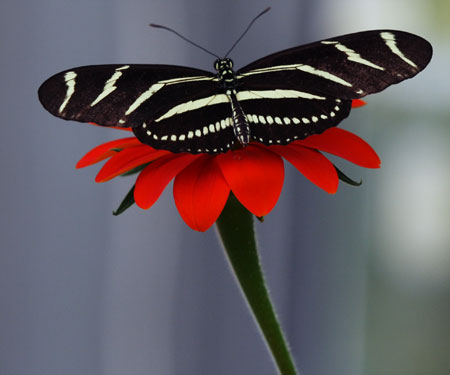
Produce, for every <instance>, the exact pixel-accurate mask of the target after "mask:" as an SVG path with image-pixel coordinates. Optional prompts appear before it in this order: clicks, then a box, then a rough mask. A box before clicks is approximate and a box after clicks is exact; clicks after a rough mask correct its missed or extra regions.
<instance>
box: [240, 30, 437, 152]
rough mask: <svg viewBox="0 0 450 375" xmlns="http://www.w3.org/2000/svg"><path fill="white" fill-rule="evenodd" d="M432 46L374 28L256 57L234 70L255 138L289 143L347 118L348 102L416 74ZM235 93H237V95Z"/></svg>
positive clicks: (416, 38)
mask: <svg viewBox="0 0 450 375" xmlns="http://www.w3.org/2000/svg"><path fill="white" fill-rule="evenodd" d="M431 55H432V48H431V45H430V44H429V43H428V42H427V41H426V40H424V39H423V38H421V37H418V36H416V35H413V34H409V33H406V32H401V31H393V30H375V31H365V32H359V33H354V34H348V35H344V36H340V37H335V38H330V39H327V40H324V41H320V42H315V43H311V44H307V45H303V46H299V47H295V48H291V49H288V50H284V51H281V52H277V53H274V54H272V55H269V56H266V57H264V58H262V59H259V60H257V61H255V62H253V63H251V64H249V65H247V66H245V67H243V68H242V69H240V70H239V71H238V72H237V77H238V80H239V88H240V90H242V91H244V93H241V96H242V97H245V96H253V97H255V98H256V97H258V96H259V97H260V99H259V100H242V101H240V103H241V105H242V108H243V110H244V112H245V113H246V114H248V120H249V122H250V128H251V134H252V137H253V139H254V140H256V141H259V142H262V143H264V144H266V145H270V144H287V143H289V142H291V141H292V140H296V139H303V138H305V137H307V136H309V135H311V134H315V133H321V132H323V131H324V130H326V129H327V128H329V127H332V126H336V125H337V124H338V123H339V122H341V121H342V120H343V119H344V118H346V117H347V116H348V114H349V112H350V109H351V100H352V99H357V98H360V97H363V96H365V95H367V94H371V93H375V92H378V91H381V90H383V89H385V88H386V87H387V86H389V85H392V84H395V83H398V82H400V81H402V80H404V79H407V78H411V77H413V76H415V75H416V74H417V73H418V72H420V71H421V70H423V69H424V68H425V66H426V65H427V64H428V62H429V61H430V59H431ZM238 97H239V95H238Z"/></svg>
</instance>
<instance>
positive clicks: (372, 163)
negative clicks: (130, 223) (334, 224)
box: [77, 101, 380, 231]
mask: <svg viewBox="0 0 450 375" xmlns="http://www.w3.org/2000/svg"><path fill="white" fill-rule="evenodd" d="M360 105H361V101H356V102H355V103H354V106H360ZM319 151H324V152H327V153H330V154H333V155H336V156H339V157H341V158H343V159H346V160H348V161H350V162H352V163H354V164H357V165H359V166H362V167H366V168H378V167H379V166H380V159H379V158H378V156H377V154H376V153H375V151H374V150H373V149H372V148H371V147H370V146H369V145H368V144H367V143H366V142H365V141H363V140H362V139H361V138H359V137H358V136H356V135H354V134H352V133H350V132H348V131H346V130H343V129H339V128H334V127H333V128H330V129H328V130H326V131H325V132H323V133H322V134H317V135H311V136H309V137H307V138H306V139H303V140H299V141H295V142H292V143H290V144H289V145H286V146H264V145H262V144H258V143H251V144H249V145H248V146H247V147H245V148H243V149H240V150H236V151H229V152H227V153H224V154H217V155H209V154H196V155H193V154H188V153H178V154H175V153H171V152H169V151H165V150H155V149H153V148H152V147H150V146H147V145H144V144H142V143H140V142H139V141H138V140H137V139H136V138H135V137H131V138H124V139H118V140H115V141H112V142H108V143H105V144H102V145H100V146H98V147H96V148H94V149H93V150H91V151H90V152H88V153H87V154H86V155H85V156H84V157H83V158H82V159H81V160H80V161H79V162H78V164H77V168H83V167H86V166H88V165H91V164H94V163H97V162H99V161H101V160H104V159H107V158H109V160H108V161H107V162H106V163H105V165H104V166H103V167H102V169H101V170H100V171H99V173H98V174H97V177H96V179H95V180H96V182H105V181H108V180H110V179H112V178H114V177H116V176H118V175H121V174H123V173H125V172H129V171H131V170H133V169H134V168H136V167H139V166H142V165H145V164H148V165H147V166H145V168H144V169H143V170H142V171H141V172H140V173H139V176H138V178H137V180H136V185H135V189H134V200H135V202H136V204H137V205H138V206H139V207H141V208H144V209H147V208H150V207H151V206H152V205H153V204H154V203H155V202H156V201H157V199H158V198H159V196H160V195H161V193H162V192H163V190H164V188H165V187H166V186H167V185H168V184H169V182H170V181H171V180H172V179H173V178H175V181H174V185H173V195H174V199H175V204H176V206H177V209H178V211H179V213H180V215H181V217H182V218H183V220H184V221H185V222H186V224H187V225H189V226H190V227H191V228H192V229H194V230H198V231H205V230H207V229H208V228H209V227H210V226H211V225H212V224H214V222H215V221H216V220H217V218H218V217H219V215H220V213H221V212H222V210H223V208H224V206H225V203H226V201H227V199H228V195H229V194H230V191H232V192H233V193H234V195H235V196H236V198H237V199H238V200H239V201H240V202H241V203H242V205H243V206H245V207H246V208H247V209H248V210H249V211H250V212H252V213H253V214H254V215H256V216H265V215H267V214H268V213H269V212H270V211H271V210H272V209H273V208H274V206H275V204H276V203H277V201H278V197H279V196H280V193H281V189H282V186H283V180H284V166H283V160H282V158H284V159H285V160H287V161H288V162H290V163H291V164H292V165H293V166H294V167H295V168H297V170H298V171H299V172H300V173H302V174H303V175H304V176H305V177H306V178H307V179H309V180H310V181H311V182H313V183H314V184H316V185H317V186H319V187H320V188H322V189H323V190H325V191H326V192H327V193H331V194H333V193H335V192H336V191H337V188H338V182H339V178H338V172H337V171H336V168H335V167H334V165H333V164H332V163H331V162H330V161H329V160H328V159H327V158H326V157H325V156H324V155H322V153H321V152H319Z"/></svg>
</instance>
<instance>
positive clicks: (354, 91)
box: [39, 30, 432, 154]
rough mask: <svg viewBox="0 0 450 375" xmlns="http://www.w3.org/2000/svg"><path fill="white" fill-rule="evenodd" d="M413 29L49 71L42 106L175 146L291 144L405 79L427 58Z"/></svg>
mask: <svg viewBox="0 0 450 375" xmlns="http://www.w3.org/2000/svg"><path fill="white" fill-rule="evenodd" d="M431 55H432V49H431V45H430V44H429V43H428V42H427V41H426V40H424V39H423V38H421V37H418V36H416V35H413V34H410V33H406V32H402V31H395V30H373V31H366V32H359V33H354V34H348V35H344V36H340V37H335V38H331V39H326V40H323V41H319V42H315V43H311V44H308V45H304V46H299V47H294V48H291V49H288V50H285V51H281V52H277V53H274V54H272V55H269V56H266V57H264V58H262V59H259V60H257V61H255V62H253V63H251V64H249V65H247V66H245V67H243V68H241V69H239V70H237V71H234V69H233V62H232V60H231V59H228V58H224V59H218V60H216V62H215V64H214V67H215V70H216V73H211V72H207V71H203V70H199V69H194V68H188V67H182V66H169V65H132V64H129V65H128V64H127V65H95V66H86V67H80V68H74V69H71V70H68V71H64V72H61V73H58V74H56V75H55V76H53V77H51V78H49V79H48V80H47V81H46V82H44V83H43V84H42V86H41V87H40V89H39V98H40V101H41V103H42V104H43V106H44V107H45V108H46V109H47V110H48V111H49V112H51V113H52V114H54V115H55V116H57V117H61V118H63V119H67V120H75V121H80V122H94V123H96V124H99V125H103V126H122V127H128V128H132V130H133V132H134V133H135V135H136V137H137V138H138V139H139V140H140V141H141V142H142V143H145V144H148V145H150V146H152V147H154V148H157V149H166V150H169V151H172V152H190V153H212V154H214V153H221V152H226V151H228V150H230V149H232V148H235V147H243V146H245V145H247V144H248V143H249V142H259V143H262V144H265V145H268V146H270V145H277V144H281V145H283V144H288V143H290V142H293V141H295V140H298V139H303V138H305V137H308V136H309V135H311V134H316V133H321V132H323V131H324V130H326V129H328V128H329V127H332V126H336V125H337V124H338V123H339V122H341V121H342V120H343V119H344V118H346V117H347V116H348V114H349V112H350V108H351V101H352V99H357V98H361V97H364V96H365V95H367V94H371V93H375V92H378V91H381V90H383V89H384V88H386V87H387V86H389V85H391V84H395V83H398V82H400V81H402V80H404V79H407V78H411V77H413V76H414V75H416V74H417V73H418V72H420V71H421V70H423V69H424V68H425V66H426V65H427V64H428V62H429V60H430V59H431Z"/></svg>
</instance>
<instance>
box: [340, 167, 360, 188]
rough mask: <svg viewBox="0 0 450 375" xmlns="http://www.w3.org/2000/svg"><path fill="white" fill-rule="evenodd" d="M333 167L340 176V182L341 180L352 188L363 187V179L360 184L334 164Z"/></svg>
mask: <svg viewBox="0 0 450 375" xmlns="http://www.w3.org/2000/svg"><path fill="white" fill-rule="evenodd" d="M333 167H334V168H335V169H336V172H337V174H338V177H339V180H341V181H342V182H345V183H346V184H349V185H351V186H361V184H362V179H361V180H360V181H359V182H356V181H355V180H352V179H351V178H350V177H348V176H347V175H346V174H345V173H344V172H342V171H341V170H340V169H339V168H338V167H336V166H335V165H334V164H333Z"/></svg>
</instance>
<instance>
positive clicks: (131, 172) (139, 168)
mask: <svg viewBox="0 0 450 375" xmlns="http://www.w3.org/2000/svg"><path fill="white" fill-rule="evenodd" d="M149 164H150V163H145V164H142V165H140V166H138V167H136V168H133V169H130V170H129V171H127V172H125V173H122V174H121V176H122V177H126V176H130V175H132V174H135V173H139V172H140V171H142V170H143V169H144V168H145V167H146V166H147V165H149Z"/></svg>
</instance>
